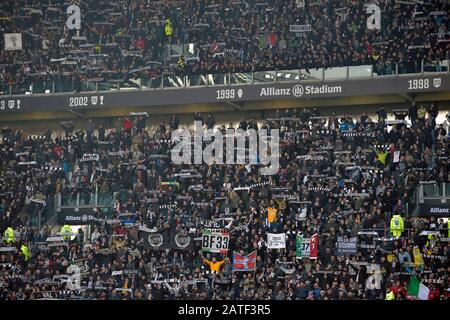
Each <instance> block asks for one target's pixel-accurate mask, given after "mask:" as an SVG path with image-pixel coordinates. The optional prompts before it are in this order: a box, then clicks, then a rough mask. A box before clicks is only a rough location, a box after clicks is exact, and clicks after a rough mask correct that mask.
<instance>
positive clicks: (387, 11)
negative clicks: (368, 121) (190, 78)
mask: <svg viewBox="0 0 450 320" xmlns="http://www.w3.org/2000/svg"><path fill="white" fill-rule="evenodd" d="M71 4H78V5H79V6H80V8H81V29H80V30H75V29H74V30H69V29H68V27H67V26H66V20H67V17H68V15H67V13H66V8H67V7H68V6H69V5H71ZM379 8H380V10H381V25H380V27H381V29H380V30H369V29H368V28H367V20H368V18H369V16H370V15H371V14H372V13H371V14H368V13H366V7H365V6H364V3H363V2H361V1H345V0H340V1H336V0H333V1H331V0H304V1H303V0H290V1H285V0H270V1H255V0H249V1H197V0H188V1H157V2H153V1H144V0H133V1H128V0H127V1H125V0H118V1H96V0H85V1H69V2H68V3H66V2H63V1H39V2H36V1H30V0H18V1H2V3H0V26H1V28H2V33H9V32H20V33H21V34H22V41H23V45H22V50H13V51H7V50H4V39H3V37H2V39H0V47H1V50H0V62H1V65H2V73H1V84H2V88H3V90H7V89H6V88H7V87H8V86H10V85H24V84H31V83H35V84H36V87H37V83H40V85H41V86H43V87H46V86H48V84H46V83H50V82H51V81H54V82H55V85H56V88H55V90H56V91H57V92H59V91H67V90H68V89H67V88H69V87H70V88H71V90H80V83H81V81H84V80H89V81H118V82H127V81H128V80H129V79H132V78H144V79H153V78H156V77H158V76H160V75H162V74H164V75H167V74H168V75H173V74H177V75H193V74H208V73H225V72H251V71H263V70H275V69H278V70H291V69H295V70H298V69H306V70H308V69H313V68H319V67H325V68H329V67H339V66H352V65H367V64H371V65H374V66H375V70H376V72H378V73H380V74H392V73H394V72H395V70H396V66H395V64H397V63H399V72H402V73H406V72H417V71H420V70H421V63H422V60H423V61H424V63H425V65H426V64H430V65H437V63H439V62H440V61H442V60H445V59H448V50H447V49H448V43H449V39H450V38H449V34H448V30H447V27H448V16H449V10H450V6H449V4H448V1H445V0H433V1H428V2H414V4H411V3H406V2H397V1H393V0H383V1H379ZM291 25H297V26H307V25H309V26H310V27H311V30H309V29H308V28H306V29H305V30H306V31H304V32H292V31H291V29H290V26H291ZM397 39H400V40H397ZM168 44H171V45H182V44H184V45H185V46H186V47H188V46H189V44H192V46H193V49H192V50H191V49H189V50H190V53H189V54H187V52H186V54H182V55H181V56H180V57H179V58H177V60H176V61H170V59H169V60H167V59H168V55H167V56H164V55H165V54H164V52H167V50H168V49H167V47H166V45H168ZM349 48H351V50H349ZM307 72H309V71H307Z"/></svg>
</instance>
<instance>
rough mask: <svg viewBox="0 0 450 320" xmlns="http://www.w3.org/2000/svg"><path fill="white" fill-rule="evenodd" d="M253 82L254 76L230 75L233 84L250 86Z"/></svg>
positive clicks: (245, 74) (249, 73) (246, 74)
mask: <svg viewBox="0 0 450 320" xmlns="http://www.w3.org/2000/svg"><path fill="white" fill-rule="evenodd" d="M252 82H253V74H252V73H251V72H247V73H232V74H231V75H230V83H231V84H250V83H252Z"/></svg>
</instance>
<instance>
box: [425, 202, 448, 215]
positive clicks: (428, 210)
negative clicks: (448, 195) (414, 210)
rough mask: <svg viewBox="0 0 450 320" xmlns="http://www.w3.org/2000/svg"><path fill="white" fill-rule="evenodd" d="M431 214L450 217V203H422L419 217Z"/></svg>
mask: <svg viewBox="0 0 450 320" xmlns="http://www.w3.org/2000/svg"><path fill="white" fill-rule="evenodd" d="M429 216H434V217H443V218H445V217H447V218H450V204H447V205H441V204H436V205H430V204H421V205H420V207H419V217H429Z"/></svg>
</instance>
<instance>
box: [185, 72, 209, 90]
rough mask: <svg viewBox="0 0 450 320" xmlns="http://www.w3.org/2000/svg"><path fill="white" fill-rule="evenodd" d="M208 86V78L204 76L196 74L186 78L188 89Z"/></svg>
mask: <svg viewBox="0 0 450 320" xmlns="http://www.w3.org/2000/svg"><path fill="white" fill-rule="evenodd" d="M206 85H207V80H206V76H204V75H202V74H194V75H190V76H186V87H198V86H206Z"/></svg>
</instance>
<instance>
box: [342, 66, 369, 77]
mask: <svg viewBox="0 0 450 320" xmlns="http://www.w3.org/2000/svg"><path fill="white" fill-rule="evenodd" d="M372 69H373V67H372V66H371V65H366V66H350V67H348V77H349V78H370V77H372Z"/></svg>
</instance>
